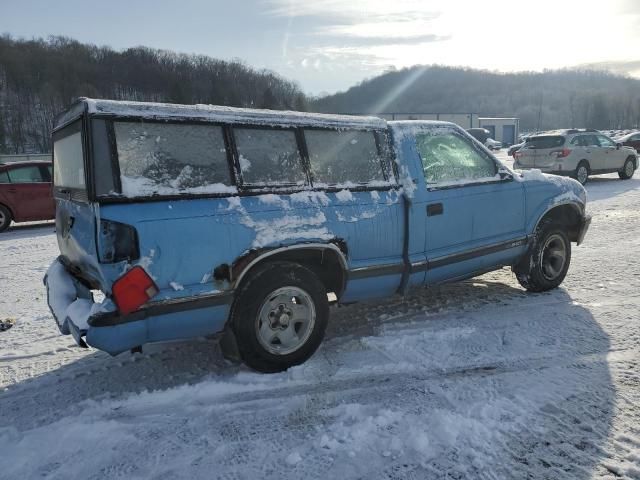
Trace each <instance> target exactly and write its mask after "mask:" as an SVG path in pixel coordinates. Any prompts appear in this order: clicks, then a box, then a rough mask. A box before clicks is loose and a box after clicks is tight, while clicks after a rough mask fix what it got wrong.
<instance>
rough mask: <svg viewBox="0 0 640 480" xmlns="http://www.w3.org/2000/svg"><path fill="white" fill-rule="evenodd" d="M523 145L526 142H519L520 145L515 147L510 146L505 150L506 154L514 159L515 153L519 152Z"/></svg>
mask: <svg viewBox="0 0 640 480" xmlns="http://www.w3.org/2000/svg"><path fill="white" fill-rule="evenodd" d="M525 143H526V140H525V141H524V142H520V143H516V144H515V145H511V146H510V147H509V150H507V154H508V155H509V156H510V157H514V158H515V155H516V152H517V151H518V150H520V149H521V148H522V147H523V146H524V144H525Z"/></svg>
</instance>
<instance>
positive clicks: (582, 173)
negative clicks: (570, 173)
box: [577, 165, 589, 184]
mask: <svg viewBox="0 0 640 480" xmlns="http://www.w3.org/2000/svg"><path fill="white" fill-rule="evenodd" d="M577 176H578V181H579V182H580V183H583V184H584V183H585V182H586V181H587V178H588V177H589V170H587V167H585V166H584V165H581V166H580V167H578V175H577Z"/></svg>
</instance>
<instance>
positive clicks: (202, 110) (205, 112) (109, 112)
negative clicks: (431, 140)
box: [56, 98, 387, 129]
mask: <svg viewBox="0 0 640 480" xmlns="http://www.w3.org/2000/svg"><path fill="white" fill-rule="evenodd" d="M85 111H86V112H87V113H88V114H89V115H104V116H113V117H138V118H141V119H150V120H172V119H173V120H175V119H182V120H184V119H186V120H189V119H192V120H206V121H211V122H221V123H239V124H254V125H268V126H307V127H314V126H317V127H332V128H366V129H385V128H386V127H387V122H386V121H385V120H384V119H382V118H378V117H365V116H355V115H331V114H324V113H307V112H294V111H286V110H284V111H283V110H263V109H257V108H235V107H223V106H218V105H179V104H172V103H152V102H129V101H121V100H99V99H92V98H79V99H78V100H77V101H76V102H75V103H74V104H73V105H71V106H70V107H69V109H68V110H67V111H65V112H63V113H62V114H60V115H59V116H58V117H57V118H56V129H58V128H61V127H63V126H65V125H67V124H68V123H70V122H71V121H73V120H75V119H76V118H78V117H79V116H80V115H82V113H83V112H85Z"/></svg>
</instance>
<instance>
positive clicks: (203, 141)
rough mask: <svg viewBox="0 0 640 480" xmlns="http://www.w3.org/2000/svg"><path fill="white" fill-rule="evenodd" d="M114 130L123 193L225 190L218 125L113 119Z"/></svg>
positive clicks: (226, 171) (224, 159)
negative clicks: (119, 120)
mask: <svg viewBox="0 0 640 480" xmlns="http://www.w3.org/2000/svg"><path fill="white" fill-rule="evenodd" d="M114 131H115V137H116V147H117V154H118V164H119V167H120V180H121V185H122V194H123V195H124V196H126V197H139V196H148V195H171V194H182V193H222V192H226V191H228V190H229V189H230V187H229V185H230V172H229V167H228V163H227V151H226V147H225V142H224V135H223V131H222V128H221V127H219V126H215V125H190V124H169V123H147V122H115V123H114Z"/></svg>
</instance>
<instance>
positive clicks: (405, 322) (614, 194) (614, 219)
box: [0, 152, 640, 479]
mask: <svg viewBox="0 0 640 480" xmlns="http://www.w3.org/2000/svg"><path fill="white" fill-rule="evenodd" d="M501 155H503V156H504V152H502V153H501ZM638 177H640V174H639V175H637V176H636V178H634V179H632V180H629V181H620V180H618V179H617V176H612V175H609V176H605V177H599V178H594V179H593V180H592V181H591V182H590V183H589V184H588V186H587V189H588V191H589V198H590V201H591V203H590V210H591V213H592V214H593V215H594V220H593V223H592V227H591V230H590V232H589V233H588V235H587V238H586V242H585V243H584V245H583V246H581V247H578V248H575V249H574V252H573V262H572V266H571V269H570V271H569V275H568V277H567V279H566V281H565V283H564V284H563V287H562V288H560V289H558V290H556V291H553V292H549V293H545V294H527V293H525V292H524V291H523V290H522V289H521V288H520V287H519V286H518V284H517V282H516V280H515V278H514V277H513V275H512V274H511V272H510V271H509V270H508V269H504V270H501V271H498V272H494V273H492V274H489V275H485V276H483V277H480V278H477V279H473V280H469V281H466V282H462V283H459V284H452V285H447V286H444V287H441V288H435V289H431V290H419V291H414V292H412V293H411V294H410V295H409V296H408V297H406V298H399V297H396V298H391V299H387V300H384V301H380V302H375V303H368V304H360V305H353V306H348V307H341V308H336V309H335V310H334V311H333V313H332V319H331V322H330V326H329V330H328V332H327V338H326V341H325V343H324V344H323V346H322V347H321V348H320V350H319V351H318V352H317V353H316V355H315V356H314V357H313V358H312V359H311V360H310V361H309V362H307V363H306V364H305V365H302V366H300V367H297V368H294V369H291V370H290V371H288V372H285V373H282V374H277V375H259V374H255V373H251V372H249V371H247V370H246V369H244V368H243V367H239V366H235V365H228V364H227V363H226V362H225V361H224V360H223V359H222V357H221V355H220V352H219V350H218V347H217V346H216V344H215V342H213V341H210V340H201V341H193V342H184V343H174V344H169V345H164V346H154V347H153V348H145V351H144V353H143V354H135V355H130V354H123V355H121V356H118V357H115V358H112V357H109V356H108V355H106V354H104V353H102V352H98V351H94V350H81V349H79V348H77V347H75V346H74V343H73V340H72V338H71V337H63V336H60V335H59V333H58V330H57V328H56V326H55V322H54V320H53V318H52V317H51V315H50V314H49V311H48V309H47V306H46V302H45V298H44V290H43V287H42V276H43V274H44V272H45V270H46V268H47V266H48V265H49V264H50V263H51V261H52V260H53V259H54V258H55V256H56V252H57V245H56V240H55V236H54V234H53V226H52V225H51V224H46V225H44V226H43V225H39V226H28V227H17V228H16V227H14V228H13V229H11V230H10V231H8V232H6V233H4V234H2V235H0V319H2V318H6V317H13V318H15V319H16V324H15V326H14V327H13V328H12V329H10V330H8V331H6V332H0V478H2V479H18V478H25V479H26V478H36V477H38V478H40V477H45V478H56V479H74V478H78V479H89V478H96V479H98V478H100V479H102V478H127V479H134V478H167V479H169V478H171V479H174V478H189V479H196V478H224V479H245V478H246V479H254V478H274V479H275V478H277V479H288V478H291V479H302V478H304V479H313V478H367V479H378V478H380V479H383V478H384V479H405V478H406V479H424V478H508V479H511V478H513V479H520V478H549V479H569V478H579V479H586V478H592V477H595V478H620V477H624V478H640V372H639V369H638V367H639V365H640V345H639V342H640V288H639V287H640V257H639V255H638V251H639V249H640V239H639V238H640V178H638Z"/></svg>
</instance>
